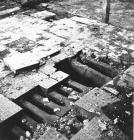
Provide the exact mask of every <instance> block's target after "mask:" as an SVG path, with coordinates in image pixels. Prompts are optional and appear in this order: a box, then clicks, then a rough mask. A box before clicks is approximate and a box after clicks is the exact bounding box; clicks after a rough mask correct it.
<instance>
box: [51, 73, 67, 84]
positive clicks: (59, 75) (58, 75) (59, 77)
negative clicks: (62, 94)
mask: <svg viewBox="0 0 134 140" xmlns="http://www.w3.org/2000/svg"><path fill="white" fill-rule="evenodd" d="M50 77H51V78H53V79H55V80H57V81H58V82H60V81H62V80H64V79H66V78H68V77H69V75H68V74H67V73H65V72H62V71H56V72H55V73H53V74H52V75H50Z"/></svg>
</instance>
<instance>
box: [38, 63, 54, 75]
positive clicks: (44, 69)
mask: <svg viewBox="0 0 134 140" xmlns="http://www.w3.org/2000/svg"><path fill="white" fill-rule="evenodd" d="M39 71H40V72H42V73H44V74H46V75H49V76H50V75H51V74H53V73H55V71H56V68H55V67H53V66H51V65H44V66H42V67H40V69H39Z"/></svg>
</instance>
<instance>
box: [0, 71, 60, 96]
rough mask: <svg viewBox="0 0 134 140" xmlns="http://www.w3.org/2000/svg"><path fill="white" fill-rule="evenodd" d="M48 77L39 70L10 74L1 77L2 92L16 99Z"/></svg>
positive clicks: (0, 91) (0, 90)
mask: <svg viewBox="0 0 134 140" xmlns="http://www.w3.org/2000/svg"><path fill="white" fill-rule="evenodd" d="M47 78H48V77H47V76H46V75H45V74H43V73H37V72H29V73H26V74H25V73H24V74H19V75H16V76H15V77H14V76H13V75H11V74H10V75H8V76H6V77H5V78H3V79H1V81H0V93H1V94H3V95H4V96H6V97H8V98H10V99H16V98H18V97H20V96H21V95H23V94H25V93H26V92H28V91H29V90H31V89H32V88H34V87H36V86H38V85H39V82H40V81H43V80H44V79H47ZM47 81H48V80H47ZM56 82H57V81H56Z"/></svg>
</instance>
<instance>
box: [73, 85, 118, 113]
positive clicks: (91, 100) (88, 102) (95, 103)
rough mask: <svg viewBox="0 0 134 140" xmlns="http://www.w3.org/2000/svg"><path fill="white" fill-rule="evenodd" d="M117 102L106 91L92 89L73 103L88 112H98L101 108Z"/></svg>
mask: <svg viewBox="0 0 134 140" xmlns="http://www.w3.org/2000/svg"><path fill="white" fill-rule="evenodd" d="M116 101H119V99H118V98H116V97H113V96H112V95H111V94H109V93H107V92H106V91H104V90H102V89H99V88H94V89H93V90H91V91H89V92H88V93H87V94H85V95H84V96H83V97H82V98H81V99H79V100H78V101H76V102H75V104H76V105H77V106H79V107H81V108H83V109H85V110H87V111H89V112H96V111H100V110H101V107H103V106H105V105H107V104H108V103H113V102H116Z"/></svg>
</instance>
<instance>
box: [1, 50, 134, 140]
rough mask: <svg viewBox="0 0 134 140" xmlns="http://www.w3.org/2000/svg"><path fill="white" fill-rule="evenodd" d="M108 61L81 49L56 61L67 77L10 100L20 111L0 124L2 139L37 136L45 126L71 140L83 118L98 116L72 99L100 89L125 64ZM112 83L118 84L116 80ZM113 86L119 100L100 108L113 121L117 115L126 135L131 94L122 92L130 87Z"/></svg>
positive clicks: (129, 119)
mask: <svg viewBox="0 0 134 140" xmlns="http://www.w3.org/2000/svg"><path fill="white" fill-rule="evenodd" d="M109 62H111V60H109V58H99V59H98V60H96V59H95V56H94V55H92V56H91V57H87V56H86V55H84V54H83V53H82V52H80V53H78V54H77V55H76V56H73V57H72V58H67V59H65V60H63V61H60V62H58V63H57V64H55V67H56V68H57V70H60V71H63V72H65V73H67V74H69V75H70V76H69V77H68V78H66V79H64V80H63V81H61V82H59V83H58V84H56V85H54V86H52V87H51V88H49V89H48V90H45V89H44V88H43V87H41V86H37V87H35V88H33V89H31V90H30V91H29V92H27V93H25V94H24V95H22V96H20V97H19V98H17V99H15V100H13V102H15V103H16V104H18V105H19V106H21V107H22V108H23V110H22V111H20V112H19V113H17V114H15V115H14V116H12V117H11V118H9V119H8V120H6V121H4V122H3V123H2V124H1V126H0V129H2V130H1V131H0V132H1V135H0V136H1V138H2V140H9V139H10V140H23V139H29V140H30V139H32V138H34V139H38V138H39V137H40V136H41V135H42V134H44V133H45V131H46V130H47V128H48V127H54V128H55V129H56V130H57V131H58V132H59V133H61V134H63V135H64V136H65V137H66V138H68V139H71V138H72V137H73V136H74V135H75V134H76V133H78V132H79V131H80V130H81V129H82V128H83V127H84V121H86V120H88V121H90V120H91V119H92V118H93V117H94V116H96V115H97V114H96V113H94V112H88V111H86V110H84V109H82V108H81V107H78V106H77V105H75V102H76V101H77V100H79V99H80V98H81V97H82V96H84V95H85V94H87V93H88V92H89V91H90V90H92V89H93V88H95V87H99V88H100V87H102V86H103V85H105V84H106V83H108V82H109V81H111V80H112V79H113V78H114V77H118V76H117V75H118V74H119V73H120V72H121V70H122V69H123V68H124V65H119V64H116V63H114V62H112V65H110V64H109ZM126 67H127V66H126ZM116 79H118V78H116ZM115 83H118V82H117V80H116V82H115ZM115 85H116V89H118V91H119V92H120V94H119V98H121V99H122V100H121V101H119V102H116V103H113V104H109V105H107V106H104V107H102V110H103V112H104V113H105V114H106V115H107V116H108V117H109V118H110V119H111V120H113V121H115V119H116V118H117V119H118V123H117V125H118V127H119V128H120V129H121V130H122V131H123V132H124V133H125V134H127V135H131V134H132V132H131V131H129V133H128V130H129V129H131V127H132V106H131V102H132V96H129V97H127V96H126V95H127V94H125V93H128V94H130V93H131V92H133V89H132V88H130V89H126V90H125V93H124V91H121V90H120V87H119V86H118V85H117V84H115ZM123 93H124V94H123ZM123 95H124V96H123ZM124 103H125V105H124ZM125 112H127V113H126V114H125ZM129 114H130V115H129ZM131 130H132V129H131Z"/></svg>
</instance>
